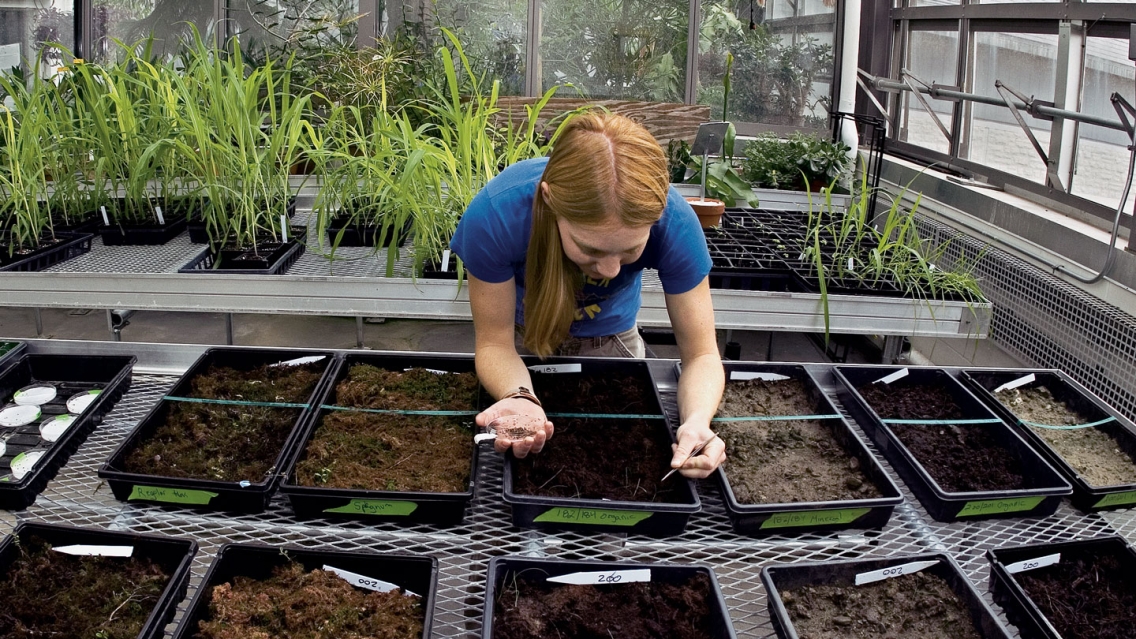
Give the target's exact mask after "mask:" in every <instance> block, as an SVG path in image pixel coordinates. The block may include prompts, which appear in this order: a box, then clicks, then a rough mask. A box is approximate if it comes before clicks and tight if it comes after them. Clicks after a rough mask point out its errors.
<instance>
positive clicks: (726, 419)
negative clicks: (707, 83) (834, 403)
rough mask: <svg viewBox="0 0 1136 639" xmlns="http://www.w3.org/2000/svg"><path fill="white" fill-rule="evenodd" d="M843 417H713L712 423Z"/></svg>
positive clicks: (833, 416) (794, 420) (840, 416)
mask: <svg viewBox="0 0 1136 639" xmlns="http://www.w3.org/2000/svg"><path fill="white" fill-rule="evenodd" d="M842 417H843V415H783V416H778V415H757V416H753V417H715V418H714V419H712V420H710V421H712V422H799V421H807V420H814V419H840V418H842Z"/></svg>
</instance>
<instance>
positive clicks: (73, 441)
mask: <svg viewBox="0 0 1136 639" xmlns="http://www.w3.org/2000/svg"><path fill="white" fill-rule="evenodd" d="M135 361H137V358H135V357H133V356H129V357H127V356H114V355H111V356H107V355H24V356H22V357H20V358H19V359H17V360H15V361H13V362H11V364H10V365H8V366H7V368H5V369H4V371H3V372H2V373H0V400H3V401H0V403H2V404H7V403H9V400H10V399H11V398H12V394H13V393H15V392H16V391H18V390H20V389H21V388H23V387H25V386H28V385H30V384H33V383H36V382H48V383H52V384H54V385H55V386H56V390H57V395H56V398H55V399H54V400H52V401H51V402H49V403H47V404H44V405H43V406H41V407H40V410H41V411H42V412H43V414H44V416H50V415H65V414H67V413H68V411H67V400H68V399H69V398H70V397H71V396H72V395H74V394H76V393H79V392H82V391H86V390H94V389H99V390H101V391H102V392H101V393H100V394H99V397H98V398H97V399H95V401H93V402H92V403H91V405H90V406H88V407H87V409H86V410H85V411H83V413H82V414H80V416H79V419H77V420H76V421H75V423H74V424H72V425H71V426H70V427H69V428H68V429H67V430H66V431H65V432H64V433H63V434H62V435H60V437H59V439H57V440H56V441H55V442H54V443H49V442H47V441H45V440H43V439H42V438H41V437H40V434H39V426H40V422H41V421H42V419H39V420H36V421H35V422H32V423H31V424H28V425H26V426H20V427H18V428H3V429H0V430H3V431H5V434H6V435H9V436H10V438H9V439H8V441H7V446H6V448H7V450H6V451H5V452H4V455H3V456H2V457H0V475H2V476H3V478H0V508H4V509H7V510H20V509H23V508H27V507H28V506H30V505H31V504H32V503H33V502H35V499H36V495H38V494H39V493H41V492H42V491H43V489H44V488H45V487H46V486H47V482H49V481H51V480H52V479H53V478H54V477H55V475H56V473H58V472H59V469H60V468H61V467H62V466H63V465H64V464H66V463H67V460H68V459H70V458H71V455H72V454H73V453H74V452H75V451H76V450H77V449H78V448H79V446H80V445H81V444H82V443H83V442H84V441H86V439H87V436H88V435H89V434H90V433H91V431H92V430H94V429H95V428H96V427H97V426H98V425H99V424H101V423H102V421H103V417H104V416H105V415H106V414H107V413H109V412H110V411H111V409H112V408H114V405H115V404H116V403H117V402H118V400H119V399H121V398H122V395H123V394H124V393H125V392H126V391H127V389H129V388H130V382H131V379H132V375H133V367H134V362H135ZM33 449H35V450H44V451H46V452H45V453H44V455H43V457H41V458H40V460H39V461H38V462H37V463H36V465H35V466H34V467H33V468H32V470H31V472H29V473H28V474H27V475H25V476H24V477H23V478H22V479H20V480H17V479H15V477H12V476H11V475H10V469H11V462H12V460H13V459H14V458H15V457H16V456H17V455H19V454H21V453H24V452H27V451H30V450H33Z"/></svg>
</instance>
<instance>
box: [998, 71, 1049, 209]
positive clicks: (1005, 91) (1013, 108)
mask: <svg viewBox="0 0 1136 639" xmlns="http://www.w3.org/2000/svg"><path fill="white" fill-rule="evenodd" d="M994 88H995V89H997V90H998V95H1000V96H1002V100H1003V101H1004V102H1005V103H1006V108H1008V109H1009V110H1010V114H1011V115H1013V116H1014V119H1015V120H1017V121H1018V126H1019V127H1021V129H1022V131H1023V132H1024V133H1025V134H1026V137H1027V138H1028V139H1029V141H1030V144H1032V145H1033V150H1034V151H1036V152H1037V155H1038V157H1040V158H1041V161H1042V162H1043V163H1044V164H1045V181H1046V184H1047V186H1050V187H1053V188H1056V189H1060V190H1061V192H1062V193H1065V192H1066V191H1065V185H1064V184H1062V183H1061V176H1059V175H1057V167H1056V166H1054V165H1053V162H1050V161H1049V156H1048V155H1047V154H1046V153H1045V149H1043V148H1041V143H1040V142H1038V141H1037V136H1036V135H1034V134H1033V129H1031V128H1030V127H1029V125H1028V124H1026V119H1025V118H1023V117H1022V113H1021V111H1020V110H1018V105H1017V103H1016V102H1014V100H1013V99H1012V98H1017V99H1018V100H1020V101H1021V103H1022V104H1024V105H1025V107H1026V111H1027V113H1029V114H1030V115H1032V116H1034V117H1035V118H1037V117H1040V118H1041V119H1045V120H1052V119H1053V118H1051V117H1047V116H1043V115H1041V114H1040V113H1039V112H1038V110H1037V107H1038V106H1040V104H1039V101H1035V100H1034V98H1033V96H1030V97H1028V98H1027V97H1026V96H1024V95H1022V94H1021V93H1019V92H1018V91H1015V90H1014V89H1013V88H1011V87H1009V86H1007V85H1006V84H1005V83H1004V82H1002V81H1001V80H995V81H994ZM1050 106H1052V105H1050Z"/></svg>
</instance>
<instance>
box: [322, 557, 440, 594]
mask: <svg viewBox="0 0 1136 639" xmlns="http://www.w3.org/2000/svg"><path fill="white" fill-rule="evenodd" d="M323 569H324V570H326V571H328V572H333V573H335V574H336V575H338V576H339V577H340V578H341V579H343V580H344V581H346V582H348V583H350V584H351V585H352V586H358V587H360V588H366V589H367V590H374V591H375V592H390V591H392V590H398V589H399V588H401V586H398V585H396V584H392V583H390V582H389V581H383V580H382V579H372V578H370V577H368V576H366V575H359V574H356V573H353V572H350V571H347V570H343V569H342V568H336V567H335V566H328V565H325V566H324V567H323ZM402 591H403V592H405V593H406V594H408V595H413V596H415V597H417V596H418V595H417V594H415V593H413V592H410V591H409V590H407V589H406V588H402Z"/></svg>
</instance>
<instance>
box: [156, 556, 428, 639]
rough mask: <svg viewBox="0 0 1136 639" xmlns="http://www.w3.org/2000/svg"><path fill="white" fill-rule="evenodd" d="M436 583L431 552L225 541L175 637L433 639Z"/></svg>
mask: <svg viewBox="0 0 1136 639" xmlns="http://www.w3.org/2000/svg"><path fill="white" fill-rule="evenodd" d="M332 569H336V570H332ZM437 581H438V561H437V560H436V559H433V558H431V557H422V556H413V555H380V554H372V553H360V552H342V551H333V550H327V551H321V550H309V549H304V548H287V547H286V548H279V547H272V546H256V545H245V544H225V545H223V546H221V550H220V552H219V553H218V554H217V558H216V559H214V560H213V563H212V564H211V565H210V566H209V571H208V572H207V573H205V578H204V580H202V582H201V587H199V588H198V589H197V593H196V594H195V595H194V596H193V601H192V602H190V604H189V608H188V609H187V610H186V612H185V616H184V617H182V620H181V622H180V623H179V624H178V628H177V631H176V632H175V633H174V639H246V638H250V637H287V638H289V639H323V638H325V637H382V638H383V639H429V637H430V626H431V623H432V619H433V617H434V593H435V590H436V584H437Z"/></svg>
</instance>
